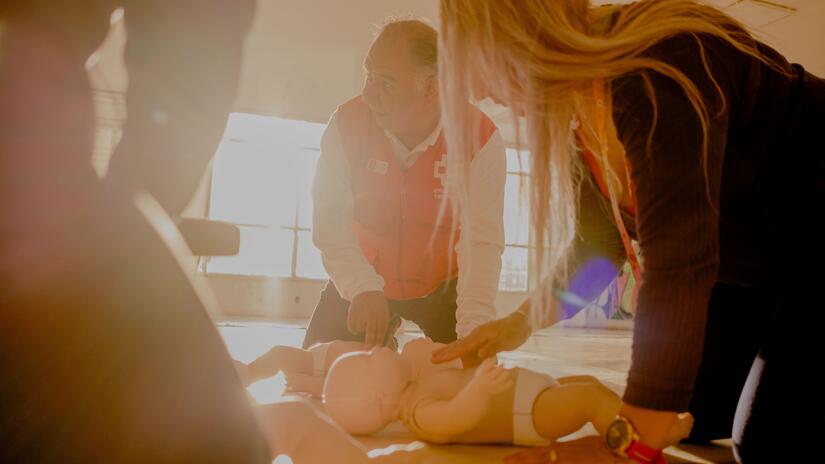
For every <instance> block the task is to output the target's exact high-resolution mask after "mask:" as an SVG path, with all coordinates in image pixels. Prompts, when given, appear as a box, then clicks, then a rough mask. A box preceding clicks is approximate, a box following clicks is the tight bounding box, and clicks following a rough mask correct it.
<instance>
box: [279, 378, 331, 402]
mask: <svg viewBox="0 0 825 464" xmlns="http://www.w3.org/2000/svg"><path fill="white" fill-rule="evenodd" d="M284 374H285V377H286V391H287V392H304V393H309V394H310V395H312V396H314V397H316V398H320V397H321V396H322V395H323V393H324V380H325V379H326V377H319V376H317V375H306V374H297V373H292V372H285V373H284Z"/></svg>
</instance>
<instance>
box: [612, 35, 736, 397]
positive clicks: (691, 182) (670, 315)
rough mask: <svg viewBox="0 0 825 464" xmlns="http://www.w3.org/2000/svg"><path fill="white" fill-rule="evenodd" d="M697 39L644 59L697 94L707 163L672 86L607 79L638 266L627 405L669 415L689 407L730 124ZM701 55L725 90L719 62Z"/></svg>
mask: <svg viewBox="0 0 825 464" xmlns="http://www.w3.org/2000/svg"><path fill="white" fill-rule="evenodd" d="M697 40H698V39H697V38H695V37H692V36H677V37H674V38H671V39H667V40H665V41H663V42H662V43H660V44H659V45H657V46H655V47H654V48H652V49H651V50H649V51H648V54H649V55H652V56H655V57H656V58H658V59H661V60H663V61H665V62H666V63H668V64H670V65H672V66H673V67H675V68H676V69H678V70H680V71H681V72H682V73H684V74H685V76H687V77H688V78H689V79H690V80H691V81H693V82H694V83H695V84H696V86H697V87H698V89H699V91H700V92H701V94H702V96H703V99H704V101H705V102H706V103H707V106H708V107H707V109H708V112H709V114H710V117H711V120H710V121H709V125H708V127H707V135H708V151H707V157H706V158H703V157H704V153H703V144H704V142H703V140H704V138H703V129H702V126H701V122H700V119H699V116H698V115H697V112H696V110H695V109H694V107H693V106H692V105H691V102H690V101H689V99H688V97H687V96H686V94H685V93H684V92H683V91H682V89H681V87H680V86H679V85H678V84H677V83H676V82H675V81H674V80H672V79H670V78H669V77H666V76H664V75H662V74H657V73H654V72H649V73H648V74H647V77H648V78H649V83H650V87H648V86H647V84H646V82H645V79H644V78H643V77H642V76H640V75H636V76H629V77H626V78H622V79H619V80H617V81H614V82H613V102H614V110H613V111H614V121H615V124H616V128H617V130H618V133H619V137H620V138H621V141H622V143H623V144H624V147H625V150H626V153H627V157H628V161H629V164H630V172H631V182H632V184H633V188H634V189H635V194H636V201H637V203H636V208H637V217H636V225H637V237H638V239H639V245H640V249H641V254H642V260H643V266H642V267H643V271H642V284H641V287H640V290H639V298H638V306H637V308H636V316H635V325H634V334H633V353H632V362H631V367H630V373H629V375H628V381H627V389H626V391H625V394H624V400H625V401H626V402H627V403H629V404H633V405H636V406H640V407H645V408H650V409H658V410H669V411H684V410H687V407H688V404H689V402H690V398H691V395H692V389H693V384H694V382H695V378H696V374H697V371H698V369H699V364H700V362H701V357H702V349H703V343H704V334H705V324H706V319H707V308H708V302H709V300H710V294H711V290H712V288H713V286H714V284H715V282H716V279H717V275H718V270H719V215H718V212H719V192H720V185H721V177H722V165H723V161H724V156H725V146H726V141H727V126H728V118H727V115H726V114H725V112H722V114H717V113H718V110H719V108H720V107H719V106H718V105H719V103H720V102H721V100H720V99H719V93H718V92H717V90H716V86H715V85H714V84H713V81H711V80H710V79H709V78H708V74H707V73H706V71H705V67H704V65H703V61H702V58H701V50H702V48H703V47H700V45H699V43H700V42H697ZM701 40H702V42H704V41H705V39H701ZM705 49H706V51H707V54H706V56H707V60H708V63H709V65H710V66H711V69H712V70H713V71H714V78H715V79H716V81H717V83H718V84H719V86H720V87H721V89H722V92H723V93H725V92H727V91H728V90H729V87H728V85H729V81H727V80H726V78H725V73H724V64H723V63H720V62H719V56H718V55H717V54H715V53H714V52H713V50H708V49H707V48H705ZM648 89H650V90H651V91H652V92H649V91H648ZM651 94H652V95H651ZM651 96H652V97H653V98H652V99H651ZM653 101H655V106H654V104H653V103H652V102H653ZM728 103H730V102H728ZM648 142H650V144H649V145H648ZM648 148H649V149H648Z"/></svg>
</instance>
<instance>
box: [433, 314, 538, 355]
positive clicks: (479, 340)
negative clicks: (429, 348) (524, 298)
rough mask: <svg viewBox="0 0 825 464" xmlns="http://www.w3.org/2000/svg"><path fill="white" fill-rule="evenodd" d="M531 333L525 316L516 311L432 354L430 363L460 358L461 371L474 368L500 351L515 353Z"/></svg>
mask: <svg viewBox="0 0 825 464" xmlns="http://www.w3.org/2000/svg"><path fill="white" fill-rule="evenodd" d="M531 332H532V331H531V329H530V324H529V323H528V322H527V316H526V315H525V314H524V313H521V312H518V311H516V312H514V313H512V314H510V315H509V316H507V317H504V318H501V319H496V320H495V321H491V322H488V323H486V324H483V325H480V326H478V327H476V328H475V330H473V332H472V333H470V335H468V336H466V337H465V338H462V339H461V340H457V341H454V342H452V343H450V344H449V345H447V346H444V347H441V348H439V349H437V350H435V351H433V356H432V361H433V363H435V364H440V363H444V362H448V361H452V360H453V359H457V358H462V361H463V362H464V367H475V366H477V365H478V364H479V363H480V362H481V360H482V359H485V358H489V357H491V356H494V355H495V354H496V353H498V352H500V351H510V350H515V349H516V348H518V347H519V346H521V345H522V344H523V343H524V342H525V340H527V338H529V337H530V334H531Z"/></svg>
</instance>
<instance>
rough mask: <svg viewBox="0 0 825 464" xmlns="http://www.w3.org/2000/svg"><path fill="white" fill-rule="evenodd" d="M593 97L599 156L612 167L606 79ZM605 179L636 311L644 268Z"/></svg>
mask: <svg viewBox="0 0 825 464" xmlns="http://www.w3.org/2000/svg"><path fill="white" fill-rule="evenodd" d="M593 97H594V99H595V100H596V135H597V137H598V138H599V150H600V151H601V153H599V156H601V158H602V163H603V165H604V166H610V165H609V164H608V163H609V161H608V158H607V151H608V148H609V142H608V140H607V106H606V99H605V84H604V79H602V78H597V79H594V80H593ZM625 165H626V169H625V174H626V175H627V186H628V188H629V189H632V184H631V182H630V166H627V158H625ZM603 177H604V183H605V184H606V185H607V191H608V193H609V196H610V206H611V208H612V209H613V219H614V220H615V221H616V226H617V227H618V229H619V235H621V237H622V243H623V244H624V249H625V252H626V253H627V259H628V261H630V269H631V271H632V272H633V278H634V279H635V280H636V283H635V285H634V286H633V294H632V297H631V301H632V303H631V304H632V307H633V308H634V310H635V308H636V301H637V299H638V292H639V286H640V284H641V282H642V266H641V264H639V257H638V256H637V255H636V251H635V250H634V248H633V244H632V243H631V241H630V234H628V233H627V227H626V226H625V224H624V218H622V212H621V209H620V208H619V200H618V195H616V189H615V187H614V186H613V182H612V181H611V179H609V178H608V175H607V173H605V175H604V176H603Z"/></svg>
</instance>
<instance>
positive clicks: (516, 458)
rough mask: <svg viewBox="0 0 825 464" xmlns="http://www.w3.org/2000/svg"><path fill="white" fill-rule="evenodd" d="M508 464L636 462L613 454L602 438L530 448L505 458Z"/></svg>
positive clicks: (605, 463) (607, 463)
mask: <svg viewBox="0 0 825 464" xmlns="http://www.w3.org/2000/svg"><path fill="white" fill-rule="evenodd" d="M504 462H505V463H506V464H551V463H554V464H602V463H603V464H617V463H622V464H625V463H627V464H632V463H634V461H632V460H630V459H626V458H620V457H618V456H616V455H614V454H613V453H611V452H610V451H609V450H608V449H607V446H605V444H604V441H603V439H602V438H601V437H596V436H591V437H584V438H579V439H578V440H573V441H567V442H564V443H555V444H552V445H550V446H538V447H535V448H529V449H527V450H524V451H519V452H518V453H514V454H511V455H509V456H506V457H505V458H504Z"/></svg>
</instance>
